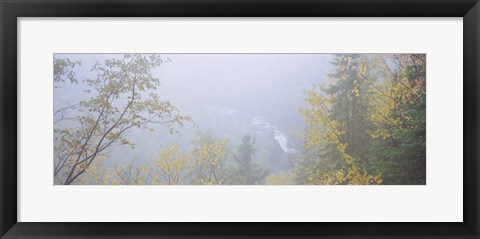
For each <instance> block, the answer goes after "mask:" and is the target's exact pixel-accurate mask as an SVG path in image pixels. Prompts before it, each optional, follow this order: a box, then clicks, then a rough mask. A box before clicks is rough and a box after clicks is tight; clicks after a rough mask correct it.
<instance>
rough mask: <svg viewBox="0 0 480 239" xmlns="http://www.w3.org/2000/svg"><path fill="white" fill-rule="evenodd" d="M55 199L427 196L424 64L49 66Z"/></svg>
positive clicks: (196, 60) (319, 58) (203, 58)
mask: <svg viewBox="0 0 480 239" xmlns="http://www.w3.org/2000/svg"><path fill="white" fill-rule="evenodd" d="M53 87H54V95H53V112H52V113H53V135H54V142H53V144H54V149H53V154H54V155H53V182H54V185H426V54H54V55H53Z"/></svg>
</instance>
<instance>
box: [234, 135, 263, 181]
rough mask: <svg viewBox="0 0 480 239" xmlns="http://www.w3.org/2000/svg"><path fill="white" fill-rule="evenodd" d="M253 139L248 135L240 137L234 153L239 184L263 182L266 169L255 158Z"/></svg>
mask: <svg viewBox="0 0 480 239" xmlns="http://www.w3.org/2000/svg"><path fill="white" fill-rule="evenodd" d="M254 144H255V139H252V137H251V136H250V135H245V136H244V137H243V138H242V144H241V145H240V146H239V147H238V154H237V155H234V158H235V161H236V162H237V170H236V171H237V174H238V176H239V179H240V180H241V181H242V182H241V183H239V184H248V185H251V184H263V183H264V181H265V177H266V176H267V175H268V171H266V170H264V169H263V168H262V167H261V166H260V165H258V164H257V163H255V162H254V160H255V158H254V157H255V148H254Z"/></svg>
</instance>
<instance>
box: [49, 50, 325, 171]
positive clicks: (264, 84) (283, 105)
mask: <svg viewBox="0 0 480 239" xmlns="http://www.w3.org/2000/svg"><path fill="white" fill-rule="evenodd" d="M161 56H162V58H164V59H170V61H169V62H167V63H164V64H162V65H161V66H160V67H159V68H158V69H156V70H155V72H154V74H153V76H155V77H157V78H159V79H160V84H161V85H160V87H159V88H158V89H157V93H158V95H160V96H161V97H162V98H163V100H169V101H170V102H171V103H172V104H173V105H175V106H176V107H177V108H178V109H179V110H180V113H182V114H184V115H188V116H190V117H191V118H192V120H193V121H194V122H195V124H196V126H194V125H192V124H186V126H184V127H183V128H180V129H179V133H178V134H174V135H170V134H168V132H167V131H166V129H164V128H162V127H160V126H158V128H157V130H156V131H154V132H150V131H147V130H139V129H131V130H130V131H129V132H128V133H127V136H126V137H128V138H129V139H130V140H131V141H132V142H133V143H135V149H133V150H132V149H131V148H130V147H128V146H124V147H122V146H120V147H112V148H111V149H110V150H109V153H110V157H109V158H108V159H107V160H106V161H105V165H104V166H105V167H115V166H117V165H124V164H128V163H135V164H140V165H143V164H148V163H151V162H153V161H154V160H155V158H156V157H157V155H158V154H159V153H160V152H161V151H162V150H163V149H165V147H166V146H168V145H174V144H175V145H179V146H180V147H181V150H182V151H189V150H191V147H192V140H193V139H194V138H195V133H196V132H197V131H199V130H201V131H205V130H211V131H212V132H213V134H214V135H215V137H221V138H227V139H228V146H229V149H230V151H231V153H234V152H236V148H237V147H238V145H240V144H241V139H242V137H243V136H244V135H245V134H250V135H252V136H253V137H254V138H255V139H256V143H255V148H256V157H257V160H258V161H259V162H261V164H262V165H263V166H264V168H266V169H268V170H269V171H270V173H278V172H282V171H286V170H288V169H289V168H290V167H291V165H290V164H289V159H290V158H293V156H292V157H290V156H289V155H295V154H296V153H297V150H300V149H301V148H302V140H301V139H300V137H301V135H302V134H303V132H304V129H305V120H304V118H302V116H301V115H300V114H299V109H300V108H302V107H305V106H306V103H305V101H304V98H305V91H306V90H309V89H311V86H312V85H313V84H319V83H322V82H324V80H325V78H326V76H327V73H328V71H329V68H330V61H331V60H332V59H333V56H332V55H329V54H161ZM54 57H55V58H57V59H62V58H68V59H70V60H72V61H81V62H82V65H81V66H80V67H76V68H75V73H76V76H77V78H78V80H79V84H64V85H63V86H62V87H61V88H56V89H55V91H54V111H56V110H58V109H60V108H62V107H65V106H67V105H71V104H75V103H78V102H79V101H81V100H84V99H85V98H83V97H87V95H85V94H84V93H83V92H82V91H83V90H84V89H85V88H84V86H83V85H82V84H81V83H80V82H81V80H82V79H85V78H88V77H94V75H93V74H94V73H92V72H91V71H90V69H91V67H92V65H93V64H95V62H96V61H98V62H103V61H104V60H105V59H109V58H122V57H123V54H55V56H54Z"/></svg>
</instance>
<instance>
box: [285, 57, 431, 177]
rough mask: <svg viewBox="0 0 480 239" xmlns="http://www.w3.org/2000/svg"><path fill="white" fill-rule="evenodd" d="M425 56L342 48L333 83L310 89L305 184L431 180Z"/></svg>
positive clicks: (298, 171) (300, 173)
mask: <svg viewBox="0 0 480 239" xmlns="http://www.w3.org/2000/svg"><path fill="white" fill-rule="evenodd" d="M425 63H426V61H425V55H414V54H413V55H411V54H408V55H407V54H405V55H402V54H400V55H377V56H369V55H361V56H360V55H337V56H336V58H335V60H334V61H333V62H332V65H333V70H332V72H331V73H330V74H329V77H330V80H331V82H330V84H328V85H323V86H320V87H314V88H313V89H312V90H310V91H308V92H307V97H306V101H307V102H308V104H309V108H307V109H302V110H301V113H302V115H303V116H304V117H305V119H306V121H307V123H308V128H307V130H306V133H305V147H306V150H304V151H303V152H302V154H301V155H300V156H299V158H298V160H297V164H296V167H295V174H294V176H295V180H296V181H297V182H299V183H306V184H379V183H384V184H424V183H425V182H426V179H425V177H426V154H425V146H426V144H425V142H426V140H425V137H426V133H425V130H426V121H425V117H426V107H425V106H426V102H425V101H426V100H425V99H426V97H425V88H426V87H425V85H426V83H425V82H426V79H425V75H426V72H425Z"/></svg>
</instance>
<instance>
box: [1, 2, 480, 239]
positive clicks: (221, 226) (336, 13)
mask: <svg viewBox="0 0 480 239" xmlns="http://www.w3.org/2000/svg"><path fill="white" fill-rule="evenodd" d="M0 14H1V20H0V21H1V29H0V30H1V31H0V34H1V35H0V39H1V42H2V43H1V59H0V65H1V69H0V70H1V80H0V95H1V97H0V107H1V108H0V120H1V124H0V136H1V137H0V141H1V143H0V152H1V156H0V157H1V158H0V176H1V177H0V189H1V192H0V193H1V195H0V200H1V203H0V235H1V238H27V237H28V238H187V237H188V238H190V237H195V238H244V237H245V238H247V237H250V238H372V237H377V238H479V235H480V234H479V207H478V204H479V201H478V198H479V177H478V175H479V173H480V170H479V163H478V160H479V155H478V153H479V151H478V147H479V145H478V135H479V127H478V125H479V117H478V116H479V115H478V114H479V110H478V104H479V101H480V100H479V94H478V92H479V84H478V82H479V68H480V65H479V57H480V51H479V42H480V39H479V28H480V18H479V16H480V4H479V2H478V0H403V1H402V0H283V1H282V0H259V1H252V0H224V1H219V0H142V1H135V0H119V1H105V0H100V1H93V0H64V1H57V0H38V1H33V0H17V1H13V0H1V1H0ZM18 17H462V18H463V60H464V61H463V64H464V65H463V73H464V75H463V76H464V78H463V93H464V98H463V100H464V105H463V112H464V115H463V117H464V120H463V124H464V125H463V127H464V128H463V140H464V141H463V142H464V145H463V150H464V151H463V152H464V159H463V160H464V161H463V165H464V174H463V175H464V176H463V194H464V195H463V206H464V208H463V215H464V222H462V223H415V222H408V223H374V222H371V223H370V222H369V223H253V222H252V223H109V222H107V223H100V222H99V223H68V222H48V223H30V222H17V139H18V138H17V120H18V118H17V94H18V92H17V67H18V65H17V18H18ZM39 206H41V205H39ZM392 206H394V205H392ZM438 210H442V209H441V208H439V209H438Z"/></svg>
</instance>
